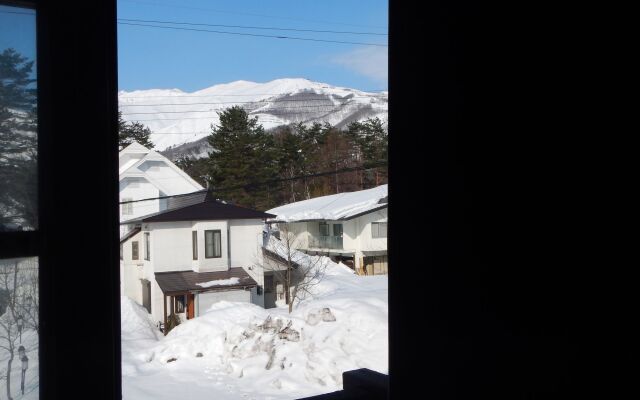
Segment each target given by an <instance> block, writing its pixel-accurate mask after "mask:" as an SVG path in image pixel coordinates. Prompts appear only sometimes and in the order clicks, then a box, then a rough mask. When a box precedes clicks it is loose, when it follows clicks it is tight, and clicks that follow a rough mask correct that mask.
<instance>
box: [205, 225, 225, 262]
mask: <svg viewBox="0 0 640 400" xmlns="http://www.w3.org/2000/svg"><path fill="white" fill-rule="evenodd" d="M221 249H222V245H221V235H220V230H219V229H217V230H212V231H204V257H205V258H219V257H222V250H221Z"/></svg>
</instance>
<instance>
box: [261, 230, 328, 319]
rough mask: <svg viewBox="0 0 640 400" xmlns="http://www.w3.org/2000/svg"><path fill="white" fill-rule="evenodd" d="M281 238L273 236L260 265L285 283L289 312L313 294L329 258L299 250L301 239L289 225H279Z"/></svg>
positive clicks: (264, 248)
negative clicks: (297, 302) (290, 229)
mask: <svg viewBox="0 0 640 400" xmlns="http://www.w3.org/2000/svg"><path fill="white" fill-rule="evenodd" d="M279 232H280V238H279V239H278V238H276V237H274V236H270V238H269V241H268V242H267V244H266V246H265V247H263V257H262V261H261V262H260V263H259V267H261V268H262V270H263V272H268V273H272V274H273V276H274V278H275V280H276V281H278V282H279V283H282V284H283V286H284V295H285V302H286V304H287V305H288V306H289V313H291V311H293V305H294V303H295V302H296V301H300V300H303V299H305V298H307V297H308V296H313V288H314V287H315V286H316V285H318V284H319V283H320V282H321V281H322V278H323V277H324V273H325V270H326V268H327V265H328V264H329V260H328V258H326V257H323V256H321V255H309V254H305V253H303V252H301V251H298V250H296V249H297V248H298V246H297V245H298V244H299V241H300V238H299V237H298V236H297V235H296V234H295V233H293V232H290V231H289V229H288V227H287V226H286V224H285V225H283V226H282V227H280V231H279Z"/></svg>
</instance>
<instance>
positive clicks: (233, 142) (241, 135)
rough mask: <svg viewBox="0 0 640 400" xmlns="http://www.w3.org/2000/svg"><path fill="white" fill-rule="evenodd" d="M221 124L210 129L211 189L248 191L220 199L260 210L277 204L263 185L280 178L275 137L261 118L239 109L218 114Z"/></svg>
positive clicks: (232, 193)
mask: <svg viewBox="0 0 640 400" xmlns="http://www.w3.org/2000/svg"><path fill="white" fill-rule="evenodd" d="M218 116H219V118H220V125H218V126H213V125H212V127H211V135H210V136H209V137H208V141H209V144H210V145H211V147H212V148H213V150H212V151H211V152H210V153H209V160H208V171H207V172H208V179H209V183H210V188H211V189H213V190H214V191H215V190H216V189H217V188H228V187H235V186H248V187H245V188H239V189H233V190H226V191H224V192H220V197H222V198H225V199H228V200H230V201H233V202H235V203H237V204H239V205H242V206H246V207H251V208H255V209H259V210H266V209H269V208H271V207H273V206H275V205H276V204H277V199H276V198H274V197H273V196H272V195H271V193H270V187H269V186H268V185H264V184H263V183H264V182H265V181H268V180H273V179H276V178H277V168H278V159H277V154H276V152H275V147H274V142H273V136H271V135H270V134H268V133H266V132H265V130H264V128H263V127H262V125H260V124H258V118H257V117H254V118H249V115H248V114H247V112H246V111H245V110H244V109H243V108H242V107H240V106H233V107H231V108H227V109H226V110H224V111H222V112H219V113H218Z"/></svg>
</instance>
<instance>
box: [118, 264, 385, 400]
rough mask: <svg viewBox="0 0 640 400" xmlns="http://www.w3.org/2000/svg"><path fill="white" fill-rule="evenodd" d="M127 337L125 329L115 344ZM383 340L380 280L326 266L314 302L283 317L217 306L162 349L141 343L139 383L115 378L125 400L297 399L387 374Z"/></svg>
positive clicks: (282, 312) (241, 306) (242, 306)
mask: <svg viewBox="0 0 640 400" xmlns="http://www.w3.org/2000/svg"><path fill="white" fill-rule="evenodd" d="M124 312H125V311H124V307H123V313H124ZM136 316H138V315H137V314H136ZM123 319H124V316H123ZM143 320H144V319H143ZM137 323H138V325H141V326H144V325H145V324H146V322H145V323H141V322H140V321H139V319H138V322H137ZM147 327H148V325H147ZM134 331H136V330H135V329H134ZM129 332H130V330H125V329H124V320H123V341H124V340H125V339H128V338H127V337H126V336H127V335H128V333H129ZM387 337H388V307H387V278H386V276H373V277H361V276H357V275H355V274H354V273H353V272H352V271H351V270H350V269H349V268H347V267H346V266H344V265H342V264H336V263H333V262H331V263H330V264H329V265H328V267H327V272H326V275H325V277H324V279H323V280H322V282H321V283H320V284H319V285H318V286H317V291H316V293H315V296H314V298H313V299H307V300H303V301H302V302H300V303H299V304H298V305H297V306H296V307H295V308H294V310H293V312H292V313H291V314H289V313H288V312H287V309H286V308H276V309H268V310H265V309H263V308H261V307H259V306H256V305H253V304H249V303H237V302H227V301H221V302H218V303H214V304H213V305H212V307H211V308H210V309H209V310H208V311H207V312H206V313H205V314H204V315H201V316H199V317H198V318H195V319H192V320H189V321H187V322H185V323H182V324H181V325H179V326H177V327H176V328H174V329H173V330H172V331H171V332H170V333H169V334H168V335H167V336H166V337H165V338H163V339H161V340H160V341H155V340H149V341H148V342H147V345H148V347H147V348H146V349H145V350H143V349H141V348H140V349H139V350H138V353H137V355H136V357H137V358H136V360H137V365H136V366H137V374H129V375H125V374H124V373H123V393H124V396H123V398H124V399H152V398H153V399H155V400H157V399H167V400H168V399H172V398H174V397H175V396H176V395H178V396H180V397H182V398H193V399H199V398H202V399H205V398H217V399H236V398H239V397H240V396H242V397H244V398H256V399H257V398H260V399H263V398H271V399H296V398H301V397H307V396H312V395H316V394H320V393H326V392H332V391H336V390H340V389H341V388H342V372H344V371H347V370H352V369H358V368H370V369H373V370H376V371H380V372H383V373H388V339H387ZM123 349H124V346H123ZM123 351H124V350H123ZM130 360H131V358H130ZM123 363H124V358H123Z"/></svg>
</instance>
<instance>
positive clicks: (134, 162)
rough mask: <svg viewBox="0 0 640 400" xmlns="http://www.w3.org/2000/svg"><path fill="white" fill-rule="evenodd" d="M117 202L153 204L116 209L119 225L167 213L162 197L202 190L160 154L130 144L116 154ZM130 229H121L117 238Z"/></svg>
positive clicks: (136, 204) (165, 202) (129, 204)
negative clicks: (117, 166) (146, 216)
mask: <svg viewBox="0 0 640 400" xmlns="http://www.w3.org/2000/svg"><path fill="white" fill-rule="evenodd" d="M119 179H120V196H119V197H120V202H124V201H132V200H142V199H149V198H153V199H154V200H148V201H142V202H135V203H126V204H121V205H120V222H124V221H127V220H134V219H136V218H138V217H141V216H143V215H149V214H152V213H155V212H159V211H163V210H166V209H167V200H166V199H157V198H158V197H163V196H173V195H179V194H185V193H193V192H196V191H199V190H203V187H202V186H201V185H200V184H199V183H198V182H196V181H195V180H193V179H192V178H191V177H190V176H189V175H187V174H186V173H185V172H184V171H182V170H181V169H180V168H178V167H177V166H176V165H175V164H173V163H172V162H171V161H170V160H169V159H168V158H166V157H164V156H163V155H162V154H160V153H158V152H156V151H154V150H149V149H147V148H146V147H144V146H142V145H141V144H139V143H137V142H134V143H132V144H130V145H129V146H127V147H125V148H124V149H122V150H121V151H120V154H119ZM130 229H131V227H130V226H128V225H121V228H120V237H122V236H123V235H125V234H126V232H128V231H129V230H130Z"/></svg>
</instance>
